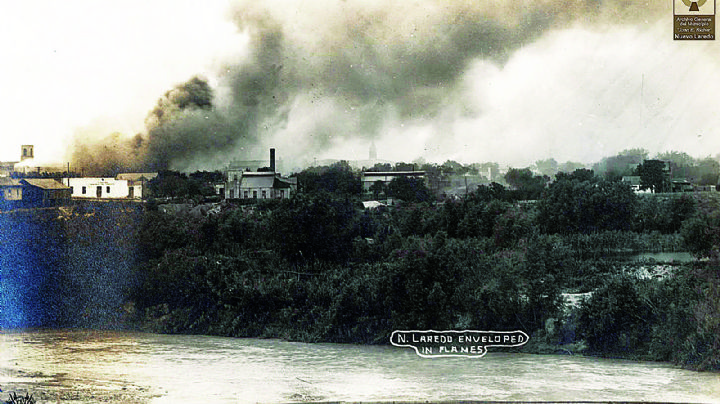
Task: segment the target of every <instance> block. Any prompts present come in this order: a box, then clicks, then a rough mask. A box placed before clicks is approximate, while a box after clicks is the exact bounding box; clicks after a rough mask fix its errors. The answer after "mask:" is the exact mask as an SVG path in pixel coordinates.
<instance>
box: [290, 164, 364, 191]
mask: <svg viewBox="0 0 720 404" xmlns="http://www.w3.org/2000/svg"><path fill="white" fill-rule="evenodd" d="M297 177H298V184H299V186H300V187H302V188H301V189H302V191H303V192H318V191H327V192H332V193H336V194H347V195H360V194H361V193H362V182H361V181H360V175H359V174H358V173H356V172H354V171H353V169H352V168H351V167H350V164H348V162H347V161H344V160H343V161H339V162H337V163H334V164H332V165H331V166H324V167H311V168H307V169H305V170H303V171H302V172H300V173H299V174H298V176H297Z"/></svg>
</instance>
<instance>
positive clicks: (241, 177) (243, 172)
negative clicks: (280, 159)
mask: <svg viewBox="0 0 720 404" xmlns="http://www.w3.org/2000/svg"><path fill="white" fill-rule="evenodd" d="M269 168H270V169H269V171H258V172H255V171H248V170H247V169H246V168H229V169H228V170H227V182H226V183H225V191H224V192H225V199H288V198H290V196H291V194H292V192H294V191H296V190H297V179H295V178H286V177H282V176H281V175H280V173H279V172H276V171H275V149H270V166H269Z"/></svg>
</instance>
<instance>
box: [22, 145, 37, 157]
mask: <svg viewBox="0 0 720 404" xmlns="http://www.w3.org/2000/svg"><path fill="white" fill-rule="evenodd" d="M21 147H22V151H21V153H22V154H21V155H20V161H23V160H27V159H31V158H33V157H34V155H33V145H31V144H24V145H22V146H21Z"/></svg>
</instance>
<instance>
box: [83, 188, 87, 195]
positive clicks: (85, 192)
mask: <svg viewBox="0 0 720 404" xmlns="http://www.w3.org/2000/svg"><path fill="white" fill-rule="evenodd" d="M82 194H83V195H85V194H87V187H82Z"/></svg>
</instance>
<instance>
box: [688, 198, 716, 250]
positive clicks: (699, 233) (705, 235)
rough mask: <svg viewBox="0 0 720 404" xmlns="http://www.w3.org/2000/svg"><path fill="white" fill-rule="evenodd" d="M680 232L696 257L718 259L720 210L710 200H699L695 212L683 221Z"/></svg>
mask: <svg viewBox="0 0 720 404" xmlns="http://www.w3.org/2000/svg"><path fill="white" fill-rule="evenodd" d="M680 234H681V235H682V238H683V243H684V244H685V247H686V248H687V249H688V251H690V252H691V253H692V254H693V255H695V256H696V257H698V258H710V259H712V260H714V261H716V262H717V261H718V260H720V210H718V208H717V207H716V206H714V205H713V203H712V202H710V201H708V200H703V201H700V203H699V206H698V209H697V213H696V214H695V216H693V217H692V218H690V219H687V220H685V221H684V222H683V224H682V228H681V229H680Z"/></svg>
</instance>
